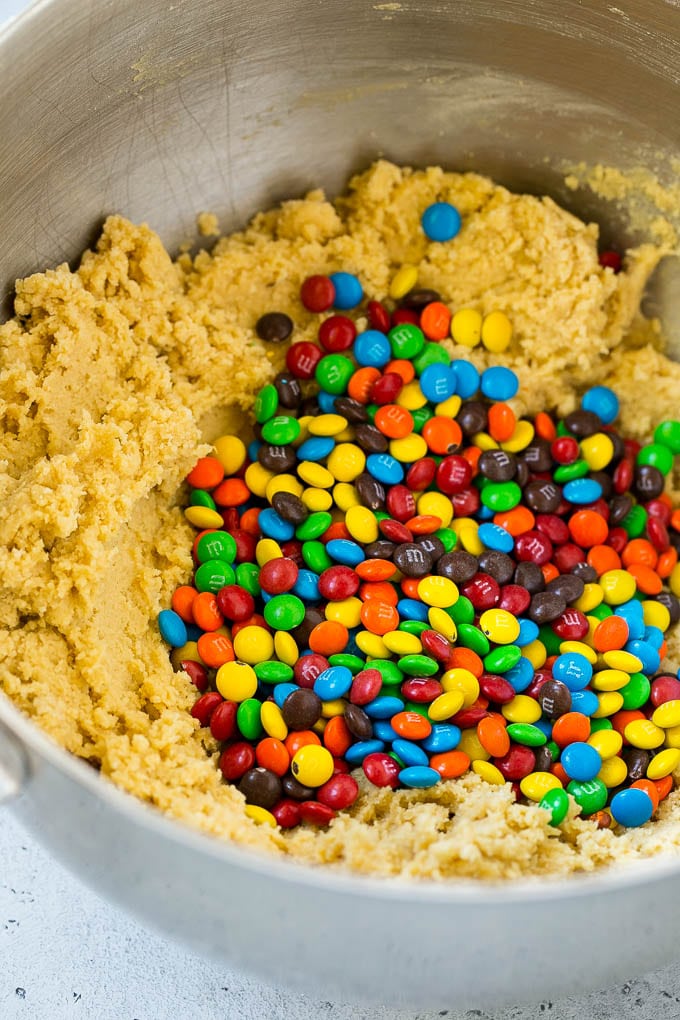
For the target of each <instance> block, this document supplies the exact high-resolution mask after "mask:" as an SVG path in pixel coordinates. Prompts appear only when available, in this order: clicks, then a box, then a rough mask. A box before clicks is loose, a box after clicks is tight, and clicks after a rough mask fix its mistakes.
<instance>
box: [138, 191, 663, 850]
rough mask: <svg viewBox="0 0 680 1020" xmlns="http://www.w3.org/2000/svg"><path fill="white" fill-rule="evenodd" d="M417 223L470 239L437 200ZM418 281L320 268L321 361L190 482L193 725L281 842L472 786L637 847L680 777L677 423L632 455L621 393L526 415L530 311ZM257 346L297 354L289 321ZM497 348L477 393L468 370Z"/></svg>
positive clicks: (315, 292) (268, 330) (548, 821)
mask: <svg viewBox="0 0 680 1020" xmlns="http://www.w3.org/2000/svg"><path fill="white" fill-rule="evenodd" d="M421 223H422V228H423V231H424V233H425V235H426V237H427V238H428V240H430V241H433V242H437V243H440V244H446V243H448V242H451V241H453V240H454V239H455V237H456V235H457V234H458V232H459V230H460V229H461V217H460V214H459V212H458V210H457V209H456V208H455V206H453V205H451V204H450V203H449V202H446V201H441V202H433V203H432V204H431V205H429V206H428V207H427V208H426V209H425V210H424V211H423V213H422V221H421ZM419 276H420V271H419V269H418V268H417V267H415V266H411V265H408V264H405V265H402V266H397V267H396V268H395V269H394V272H393V274H392V276H391V281H390V283H389V294H388V295H387V296H386V297H385V298H384V300H382V299H381V296H380V295H375V294H371V293H370V290H371V288H370V286H369V284H368V282H367V281H363V282H362V280H360V279H359V278H358V277H357V275H356V274H355V273H353V272H352V271H351V267H349V269H347V270H345V269H342V268H339V269H337V270H336V271H334V272H331V273H330V274H328V275H324V274H320V273H310V275H309V276H308V277H307V278H306V279H305V280H304V281H303V283H302V286H301V290H300V304H299V316H300V321H301V322H305V323H308V322H310V321H312V322H313V323H314V330H315V333H316V336H317V338H318V344H317V343H313V342H311V341H310V340H309V339H307V340H301V341H299V342H297V343H296V342H292V343H290V346H289V348H288V351H287V353H286V358H285V369H284V370H282V371H281V372H279V373H278V374H277V375H276V376H275V377H274V379H273V380H272V382H271V383H269V384H268V385H267V386H265V387H263V389H262V390H261V391H260V393H259V394H257V395H255V401H254V408H253V412H254V415H253V416H254V421H253V425H252V430H251V434H250V435H248V436H245V435H244V436H234V435H227V436H220V437H218V439H217V440H216V441H215V443H214V448H213V451H212V452H211V453H210V454H209V455H208V456H207V457H202V458H200V459H199V460H198V461H197V463H196V465H195V467H194V468H193V470H192V471H191V472H190V473H189V475H188V477H187V485H188V498H187V505H186V507H185V510H184V513H185V517H186V520H187V521H188V522H189V523H190V524H191V525H192V526H193V527H194V528H195V529H196V532H197V534H196V538H195V542H194V545H193V560H194V571H193V575H192V576H191V577H190V578H187V579H186V583H185V584H183V585H181V586H180V587H179V588H178V589H177V591H176V592H175V594H174V596H173V598H172V603H171V606H170V607H166V608H163V609H162V610H161V612H160V614H159V617H158V628H159V631H160V634H161V636H162V638H163V640H164V641H165V642H166V644H167V645H168V646H169V648H170V656H171V661H172V664H173V666H174V668H176V669H178V670H182V671H184V673H185V674H186V676H187V683H193V685H194V686H195V687H196V693H197V699H196V702H195V704H194V707H193V709H192V716H193V718H194V719H195V720H196V726H202V727H206V728H208V729H209V730H210V735H211V739H213V740H214V741H216V742H217V743H218V745H219V755H218V756H217V757H216V763H217V767H218V768H219V770H220V772H221V775H222V776H223V778H224V781H225V782H227V783H232V784H234V785H236V786H237V788H238V790H239V792H240V794H241V795H242V796H243V798H244V800H245V804H246V814H247V817H248V818H250V819H251V821H253V822H254V823H256V824H264V825H268V826H278V827H280V828H281V829H282V830H288V829H292V828H295V827H296V826H298V825H315V826H324V825H329V824H332V822H333V819H334V818H336V816H337V812H341V811H347V810H351V809H352V806H353V805H354V804H355V803H356V802H357V800H358V799H359V798H361V797H364V796H366V791H367V790H369V789H370V788H371V787H376V788H386V789H391V790H397V789H402V790H407V791H408V790H411V791H416V792H415V793H414V794H412V795H409V796H412V797H413V798H414V799H416V800H418V799H423V798H426V797H427V796H428V794H427V791H428V790H431V789H432V788H435V787H438V786H439V785H440V784H441V783H445V782H455V781H456V780H457V779H458V778H460V777H461V776H463V775H469V776H470V777H471V778H470V781H471V782H474V783H477V784H486V786H487V787H488V789H489V790H490V791H491V790H493V788H496V787H503V786H505V785H506V784H511V785H512V787H513V791H514V796H515V797H516V799H519V800H520V801H521V802H522V803H524V804H525V805H529V806H530V809H531V810H532V811H533V810H536V811H537V812H540V813H541V814H540V818H541V820H542V821H541V824H544V825H546V826H553V827H559V826H562V825H565V824H568V821H569V819H570V818H573V817H574V815H575V814H577V813H580V814H581V816H582V817H584V818H586V819H591V820H592V824H593V825H596V826H598V827H600V828H602V827H609V828H611V827H613V828H614V829H616V830H617V831H618V830H619V829H621V828H632V827H636V826H640V825H645V824H647V823H648V822H649V821H650V820H651V819H652V818H653V816H654V814H655V812H656V811H657V809H658V807H659V804H660V803H661V801H663V800H664V799H665V797H667V796H668V795H669V793H670V792H671V790H672V789H673V788H674V786H675V776H676V775H677V774H678V773H680V678H679V677H678V675H676V673H675V672H674V671H672V670H669V671H664V658H665V655H666V635H667V633H668V631H669V628H670V627H671V626H672V625H673V624H675V623H677V622H678V620H679V619H680V601H679V599H680V567H679V566H678V563H677V556H678V551H679V550H680V510H674V509H673V507H672V505H671V501H670V500H669V499H668V497H667V496H666V493H665V480H666V477H667V476H668V475H669V474H670V472H671V471H672V469H673V467H674V458H675V457H676V456H677V455H678V454H679V453H680V423H679V422H674V421H666V422H661V423H659V424H658V425H657V426H656V428H655V430H654V433H653V435H652V436H650V437H649V438H650V442H648V443H646V444H643V445H640V444H637V443H632V442H630V441H629V440H627V439H626V438H625V437H624V436H622V435H621V434H620V433H619V432H618V431H617V428H616V421H617V418H618V413H619V401H618V398H617V396H616V394H615V393H614V392H613V391H612V390H610V389H609V388H607V387H606V386H602V385H596V386H593V387H591V388H590V389H588V390H587V391H586V392H585V393H584V394H583V396H582V401H581V406H580V407H579V408H577V409H576V410H574V411H573V412H571V413H570V414H568V415H566V416H565V417H563V418H560V417H559V416H557V415H556V414H555V413H554V411H553V409H552V408H550V407H547V408H546V409H545V410H543V411H541V412H540V413H539V414H537V415H535V416H533V417H531V418H530V417H526V416H521V415H520V413H519V410H518V406H519V405H518V402H516V401H515V397H516V396H517V394H518V392H519V389H520V385H519V379H518V377H517V375H516V374H515V373H514V372H513V371H512V370H511V369H510V368H508V367H507V365H504V364H501V363H494V360H493V359H494V358H495V357H496V356H497V355H503V353H504V352H505V351H506V350H507V349H508V348H509V347H510V345H511V344H512V342H513V324H512V317H511V310H501V309H494V310H491V311H489V312H488V314H486V315H483V314H482V313H481V312H480V311H479V310H478V309H476V308H467V307H461V308H456V307H455V305H454V304H453V303H452V302H448V301H447V300H446V299H445V296H444V297H443V296H442V295H440V294H438V293H436V292H435V291H432V290H426V289H425V288H424V287H421V286H420V285H419ZM365 290H366V291H367V292H368V293H367V294H365ZM314 317H316V318H314ZM255 329H256V332H257V334H258V335H259V336H260V337H261V338H262V339H263V340H264V341H266V342H274V343H284V342H288V341H290V340H291V338H292V339H293V340H294V339H295V322H294V321H293V319H292V318H291V317H290V316H289V315H284V314H283V313H280V312H277V311H276V310H272V311H271V312H268V313H266V314H265V315H263V316H261V317H260V319H259V320H258V322H257V324H256V327H255ZM480 345H481V347H480V350H481V353H482V357H483V358H487V359H488V360H487V361H485V362H481V363H483V364H486V365H487V366H488V367H485V368H484V369H483V370H481V371H480V370H478V368H477V367H475V365H474V364H472V362H471V361H470V360H468V357H466V356H461V351H462V352H463V355H466V354H467V353H468V352H466V350H465V349H466V348H467V349H471V348H474V347H478V346H480ZM452 350H453V351H454V356H453V357H452V356H451V351H452ZM456 355H457V356H456ZM475 357H476V355H475ZM303 387H304V389H303ZM536 817H539V816H536Z"/></svg>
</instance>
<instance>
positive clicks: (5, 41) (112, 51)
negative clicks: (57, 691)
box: [0, 0, 680, 1009]
mask: <svg viewBox="0 0 680 1020" xmlns="http://www.w3.org/2000/svg"><path fill="white" fill-rule="evenodd" d="M679 19H680V11H679V9H678V3H677V0H667V2H664V0H616V5H614V4H605V3H603V2H602V3H601V2H593V3H583V2H577V0H476V2H470V0H463V2H458V0H439V2H433V0H432V2H430V0H404V2H396V3H383V2H374V3H371V2H365V0H325V2H324V3H320V2H319V0H292V2H291V0H288V2H286V0H267V2H266V3H265V2H262V0H250V2H249V3H247V4H239V3H236V2H235V0H191V2H188V0H175V2H174V3H172V4H170V3H168V2H166V0H145V2H144V3H139V2H138V0H52V2H50V0H41V2H38V3H36V4H35V5H34V6H33V7H32V8H31V9H30V10H29V11H28V13H27V14H25V15H24V16H23V17H22V18H20V19H19V20H18V21H17V22H15V23H14V24H12V25H11V26H10V27H9V28H8V29H7V30H5V32H4V34H3V36H2V38H1V39H0V85H1V89H0V91H1V94H2V103H0V196H1V199H0V253H1V256H2V257H1V259H0V265H1V266H2V286H3V295H5V296H7V297H9V295H10V294H11V290H12V285H13V281H14V279H15V278H16V277H18V276H21V275H24V274H27V273H30V272H34V271H36V270H39V269H42V268H44V267H46V266H52V265H55V264H56V263H58V262H60V261H62V260H65V259H66V260H69V259H73V258H74V257H76V256H77V255H78V253H79V252H80V251H81V250H82V249H83V248H84V247H85V246H86V245H87V244H88V243H89V242H91V241H92V240H93V239H94V237H95V235H96V232H97V229H98V227H99V225H100V224H101V221H102V218H103V217H104V216H105V215H106V214H107V213H109V212H113V211H120V212H122V213H124V214H126V215H127V216H129V217H131V218H132V219H133V220H147V221H148V222H149V223H150V224H151V225H152V226H153V227H155V228H156V229H157V230H158V231H159V232H160V234H161V235H162V237H163V239H164V240H165V241H166V243H167V244H168V245H169V246H170V247H171V248H172V247H173V246H176V245H177V244H178V243H180V242H181V241H184V240H185V238H187V237H188V236H191V235H192V234H193V231H194V218H195V215H196V213H197V212H198V211H200V210H205V209H210V210H214V211H215V212H217V213H218V214H220V216H221V219H222V223H223V225H224V226H226V227H229V226H234V225H237V224H240V223H243V221H244V220H245V219H246V218H247V217H248V216H249V215H250V214H251V213H252V212H254V211H255V210H256V209H257V208H258V207H262V206H266V205H268V204H270V203H271V202H273V201H275V200H276V199H279V198H282V197H284V196H290V195H295V194H299V193H301V192H302V191H303V190H304V189H305V188H307V187H308V186H312V185H319V184H322V185H324V186H325V187H326V188H327V189H329V190H330V192H333V191H335V190H336V189H338V188H340V187H341V186H342V184H343V182H344V181H345V180H346V178H347V175H348V173H349V172H350V171H351V170H352V169H354V168H357V167H359V166H361V165H363V164H366V163H368V162H369V161H370V160H372V159H373V158H374V157H375V156H376V155H377V154H379V153H381V154H385V155H387V156H389V157H392V158H394V159H396V160H397V161H400V162H407V163H416V164H425V163H428V162H440V163H444V164H446V165H448V166H454V167H459V168H467V167H474V168H476V169H479V170H481V171H483V172H488V173H491V174H492V175H494V176H495V177H496V178H497V179H499V180H500V181H502V182H504V183H506V184H508V185H510V186H511V187H513V188H516V189H520V188H522V189H528V190H530V191H534V192H547V193H550V194H552V195H553V196H554V197H555V198H556V199H558V200H559V201H561V202H563V203H564V204H565V205H566V206H567V207H569V208H572V209H574V210H575V211H576V212H578V213H580V214H581V215H583V216H585V217H593V218H596V219H598V220H599V221H600V222H601V223H602V225H603V229H604V236H605V240H608V239H611V238H614V237H615V238H616V239H617V241H618V242H619V243H627V242H631V241H636V240H639V239H640V237H641V234H640V233H639V231H636V230H633V229H632V228H630V227H629V226H628V225H627V220H626V214H625V210H622V209H620V208H618V207H617V206H616V205H613V204H607V203H604V202H602V201H600V200H597V199H596V198H595V197H594V196H592V195H590V193H588V192H587V191H585V190H580V191H576V192H571V191H569V190H568V189H567V188H565V186H564V184H563V172H564V166H565V165H567V164H570V163H576V162H578V161H580V160H586V161H588V162H591V163H595V162H598V161H602V162H604V163H608V164H613V165H618V166H621V167H627V166H632V165H636V164H645V165H647V166H649V167H651V168H653V169H655V170H658V172H659V174H660V175H661V177H662V178H663V177H664V175H665V176H666V177H667V178H668V177H669V176H670V173H671V170H670V162H669V161H670V160H671V158H672V157H673V156H677V155H679V154H680V120H679V119H678V118H677V116H675V115H674V114H675V107H676V99H677V87H678V80H679V76H680V67H679V64H678V52H679V50H678V44H679V43H680V20H679ZM672 275H673V274H672V273H669V272H668V271H666V272H665V273H662V274H661V275H660V278H659V280H660V285H659V287H658V288H657V291H658V292H657V295H656V300H657V303H660V306H661V307H662V310H664V309H665V310H666V311H668V310H669V309H671V311H672V287H669V286H668V282H669V280H670V279H671V277H672ZM664 281H665V283H666V286H664ZM678 303H679V304H680V301H678ZM0 776H1V777H2V779H1V781H0V796H3V795H6V796H8V797H9V796H11V795H12V794H13V793H15V794H16V793H19V794H20V795H19V796H18V797H17V798H16V799H15V800H14V809H15V810H16V812H17V814H18V815H19V816H20V818H21V819H22V820H23V821H24V822H25V823H26V824H27V825H28V826H29V827H30V828H31V829H32V831H33V832H34V833H35V834H36V835H37V836H38V837H39V838H40V839H41V840H42V841H43V843H44V844H45V845H46V846H47V847H48V848H49V849H50V850H51V851H53V852H54V853H55V855H56V856H58V857H59V858H60V859H61V860H62V861H64V862H65V863H66V864H67V865H68V866H69V867H70V868H71V869H72V870H73V871H74V872H75V873H76V874H78V875H79V876H80V877H81V878H82V879H83V880H84V881H86V882H88V883H90V884H91V885H92V886H93V887H94V888H95V889H97V890H99V891H100V892H102V893H103V894H105V895H107V896H110V897H111V899H113V900H115V901H116V902H118V903H120V904H122V905H123V906H125V907H127V908H128V909H129V910H131V911H133V912H134V913H136V914H137V915H138V916H139V917H140V918H142V920H143V921H145V922H147V923H148V924H149V925H152V926H154V927H156V928H158V929H160V930H161V931H163V932H165V933H167V934H168V935H173V936H176V937H178V938H180V939H182V940H183V941H184V942H185V943H186V944H188V945H190V946H192V947H194V948H195V949H197V950H200V951H202V952H206V953H209V954H212V955H214V956H217V957H219V958H221V959H223V960H225V961H228V962H229V963H230V964H234V965H238V966H242V967H245V968H248V969H250V970H252V971H254V972H256V973H257V974H259V975H260V976H261V977H263V978H265V979H267V980H270V981H274V982H280V983H285V984H288V985H291V986H294V987H297V988H301V989H304V990H306V991H308V992H312V993H317V994H323V995H324V996H325V997H326V998H332V997H338V998H340V999H343V1000H347V999H354V1000H364V1001H373V1002H384V1003H393V1004H397V1005H402V1006H406V1005H410V1006H415V1007H419V1008H425V1007H441V1008H460V1009H462V1008H466V1007H471V1006H476V1007H479V1006H484V1005H488V1004H491V1003H499V1002H512V1001H517V1000H528V999H538V998H540V997H542V996H550V997H551V998H555V997H556V996H559V995H562V994H565V993H568V992H580V991H584V990H586V989H588V988H591V987H594V986H596V985H599V984H604V983H605V982H608V981H613V980H615V979H621V978H623V977H624V976H631V975H633V974H635V973H639V972H641V971H643V970H645V969H647V968H649V967H651V966H652V965H657V966H660V965H661V964H664V963H665V962H667V961H668V960H670V959H671V958H673V957H674V956H676V955H677V948H676V947H677V945H678V940H679V939H680V913H679V912H678V910H677V908H676V899H675V897H676V896H677V895H678V894H679V893H680V861H676V862H672V861H671V862H663V861H660V860H654V861H650V862H649V863H648V864H647V865H643V866H639V867H635V868H634V869H632V870H630V871H622V870H616V871H611V872H607V873H603V874H599V875H595V876H592V877H587V878H583V879H579V880H576V881H570V882H556V881H550V882H548V883H545V884H541V885H538V886H537V885H535V884H532V883H528V882H515V883H512V884H510V885H504V886H500V887H477V886H474V885H469V884H468V885H457V884H448V885H427V884H418V885H416V884H407V883H399V882H391V881H374V880H365V879H359V878H354V877H350V876H343V875H339V874H336V873H333V872H330V871H324V870H312V869H308V868H302V867H299V866H296V865H294V864H288V863H285V862H282V861H279V860H270V859H268V858H260V857H256V856H253V855H251V854H248V853H245V852H243V851H242V850H239V849H238V848H237V847H234V846H228V845H223V844H220V843H217V842H215V841H213V840H211V839H209V838H208V837H205V836H201V835H198V834H195V833H193V832H191V831H189V830H187V829H185V828H183V827H181V826H180V825H178V824H176V823H173V822H171V821H169V820H168V819H166V818H163V817H160V816H159V815H157V814H156V813H154V812H153V811H151V810H150V809H147V808H146V807H144V806H143V805H142V804H140V803H137V802H136V801H135V800H133V799H132V798H131V797H128V796H126V795H124V794H122V793H121V792H119V791H118V790H116V789H114V788H112V787H111V786H110V785H109V784H107V783H106V782H105V781H104V780H102V779H101V778H100V777H99V776H97V775H96V774H95V773H93V772H92V771H91V770H90V769H88V768H87V766H85V765H84V764H82V763H80V762H79V761H76V760H75V759H71V758H69V756H68V755H67V754H66V753H64V752H62V751H61V750H60V749H58V748H56V747H54V746H53V745H52V744H51V743H50V742H49V741H48V740H47V739H46V738H45V737H44V736H43V735H42V734H41V733H40V732H39V731H38V730H37V729H36V728H35V727H34V726H33V725H32V724H31V723H29V722H28V721H27V720H26V719H25V718H23V717H22V716H21V715H20V714H19V713H18V712H17V711H16V709H15V708H14V707H13V706H12V705H10V704H9V703H8V701H7V700H6V699H4V698H0Z"/></svg>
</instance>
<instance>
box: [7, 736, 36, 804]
mask: <svg viewBox="0 0 680 1020" xmlns="http://www.w3.org/2000/svg"><path fill="white" fill-rule="evenodd" d="M28 776H29V763H28V754H27V753H26V749H25V748H24V745H23V744H22V743H21V741H20V740H19V739H18V737H16V736H15V735H14V734H13V733H12V731H11V730H9V729H8V728H7V727H6V726H5V725H4V724H3V723H0V804H4V803H5V802H7V801H9V800H12V799H13V798H14V797H17V796H18V795H19V794H20V793H21V791H22V790H23V788H24V786H25V784H26V781H27V779H28Z"/></svg>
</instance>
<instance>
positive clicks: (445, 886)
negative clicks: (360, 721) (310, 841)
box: [0, 692, 680, 907]
mask: <svg viewBox="0 0 680 1020" xmlns="http://www.w3.org/2000/svg"><path fill="white" fill-rule="evenodd" d="M3 723H4V725H5V726H6V727H7V729H8V731H9V732H10V734H11V735H12V736H14V737H15V738H16V739H17V740H18V741H19V742H20V744H21V746H22V747H23V748H24V750H25V751H27V752H30V753H32V755H33V756H37V757H38V758H39V759H42V760H44V761H45V762H46V763H47V764H48V765H49V766H51V767H52V768H53V769H55V770H56V771H57V772H59V773H60V774H61V775H62V776H63V777H64V778H66V779H68V780H70V781H71V782H73V783H75V784H77V785H79V786H81V787H83V788H84V789H85V790H86V791H87V792H88V793H89V794H91V795H92V796H94V797H97V798H99V799H100V800H101V801H102V802H103V804H104V806H105V807H107V808H109V809H111V810H112V811H115V812H117V813H118V814H120V815H122V816H123V817H124V818H125V819H126V821H127V822H129V823H130V824H132V825H136V826H140V827H142V828H145V829H147V830H149V831H150V832H151V833H153V834H154V835H156V836H158V837H159V838H162V839H165V840H167V841H169V842H171V843H173V844H175V845H176V846H178V847H179V848H183V849H185V850H187V851H190V852H194V853H197V854H201V855H203V856H206V857H209V858H212V859H213V860H214V861H215V862H217V863H219V864H222V865H229V866H231V867H234V868H241V869H243V870H246V871H249V872H251V873H254V874H255V875H261V876H262V877H266V878H268V879H276V880H277V881H281V882H285V883H288V884H289V885H305V886H307V887H310V888H312V889H316V890H320V891H324V892H326V893H337V894H350V895H356V896H357V897H360V898H362V899H369V898H372V899H374V900H375V899H378V900H387V901H392V902H395V903H397V902H400V903H404V904H414V903H419V904H423V903H427V904H432V903H441V904H443V905H444V906H446V905H448V906H454V905H460V904H465V903H470V902H474V903H475V904H476V905H479V906H491V907H493V906H497V905H498V906H500V905H502V904H505V903H518V902H522V903H531V902H536V901H546V900H550V901H553V900H554V901H562V900H565V899H573V898H576V899H580V898H581V897H583V896H592V895H593V894H594V893H607V894H616V893H618V892H621V891H622V890H623V888H624V887H625V888H626V889H627V890H628V891H630V887H631V885H633V884H634V885H639V886H645V885H649V884H651V883H654V882H660V881H664V880H666V879H668V878H671V877H675V876H677V875H678V873H679V872H680V859H679V858H676V857H674V856H668V855H664V854H659V855H657V856H655V857H654V858H652V859H650V860H635V861H631V862H627V863H622V864H615V865H611V866H608V867H603V868H602V869H598V870H596V871H594V872H589V873H585V874H584V873H578V874H574V875H571V876H546V877H545V878H541V877H536V878H519V879H517V878H513V879H510V880H493V881H491V880H484V879H471V878H460V879H442V880H438V881H437V880H433V879H418V878H402V877H381V876H375V875H364V874H361V873H357V872H352V871H349V870H341V868H336V867H333V866H324V865H310V864H306V863H304V862H301V861H298V860H296V859H295V858H292V857H291V858H287V857H286V856H283V855H275V854H274V853H271V854H270V853H268V852H266V851H262V852H258V851H253V850H252V849H248V848H246V847H242V846H240V845H239V844H237V843H235V842H232V841H229V840H226V839H223V838H220V837H218V836H213V835H211V834H209V833H207V832H203V831H201V830H200V829H193V828H192V827H191V826H190V825H188V824H186V823H185V822H182V821H179V820H175V819H173V818H171V817H169V816H168V815H166V814H164V813H163V812H162V811H161V810H160V809H158V808H155V807H153V806H152V805H150V804H147V803H145V802H144V801H142V800H140V799H139V798H138V797H136V796H134V795H133V794H131V793H128V792H127V791H126V790H123V789H121V788H120V787H118V786H116V785H115V784H114V783H113V782H112V781H111V780H109V779H107V778H105V777H103V776H102V775H100V774H99V773H97V772H95V771H93V769H92V768H90V766H88V765H87V764H86V763H85V762H84V761H83V760H82V759H79V758H78V757H77V756H76V755H74V754H71V753H70V752H69V751H67V750H65V749H64V748H63V747H61V746H60V745H59V744H57V743H56V742H55V741H54V740H53V739H52V738H51V737H50V736H48V734H47V733H45V732H44V731H43V730H41V729H40V727H39V726H38V725H37V724H36V723H34V722H33V721H32V720H31V719H30V718H29V717H28V716H26V715H25V714H24V713H23V712H22V711H21V710H20V709H19V708H18V707H17V706H16V705H15V704H14V703H13V702H12V701H11V700H10V698H9V697H8V696H7V695H6V694H4V693H2V692H0V725H2V724H3ZM1 738H2V734H0V739H1ZM29 759H30V754H29ZM31 773H32V770H31V768H29V773H28V778H27V780H26V782H25V784H24V787H23V788H22V791H21V795H23V796H26V797H29V798H30V796H31V790H30V787H31V783H32V782H33V776H32V774H31ZM11 807H12V801H11V800H10V801H8V803H7V805H5V809H6V810H11ZM38 838H40V836H39V834H38Z"/></svg>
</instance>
